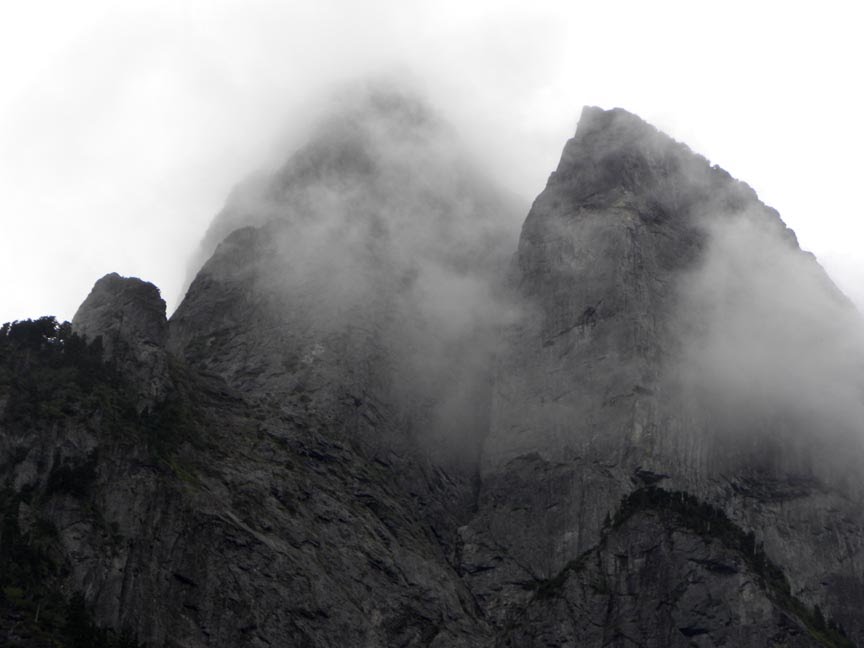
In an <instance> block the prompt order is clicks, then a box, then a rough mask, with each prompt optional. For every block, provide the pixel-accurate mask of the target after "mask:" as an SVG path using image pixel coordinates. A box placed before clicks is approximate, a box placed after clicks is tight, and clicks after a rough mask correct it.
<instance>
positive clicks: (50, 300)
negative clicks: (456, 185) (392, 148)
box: [0, 0, 864, 321]
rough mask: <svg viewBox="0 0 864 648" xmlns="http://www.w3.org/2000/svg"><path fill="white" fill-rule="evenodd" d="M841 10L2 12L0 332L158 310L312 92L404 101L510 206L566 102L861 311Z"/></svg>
mask: <svg viewBox="0 0 864 648" xmlns="http://www.w3.org/2000/svg"><path fill="white" fill-rule="evenodd" d="M856 12H857V8H856V7H854V6H852V5H848V4H847V5H838V6H834V7H833V9H831V8H829V9H825V10H824V11H823V12H821V13H815V12H814V11H812V10H810V9H809V8H807V7H797V6H796V7H790V6H788V5H777V6H774V5H773V4H772V3H764V4H760V5H759V6H758V7H754V6H752V4H750V3H743V2H742V3H735V2H733V3H726V4H725V5H724V6H723V7H722V8H720V7H716V8H715V7H711V8H706V7H701V6H696V5H693V4H692V3H683V2H668V3H661V4H657V3H652V4H651V5H648V4H645V3H637V2H624V3H616V4H615V5H604V4H603V3H590V4H589V3H556V2H542V1H541V2H536V3H530V5H526V4H525V3H515V2H495V3H492V2H477V3H471V4H470V5H469V6H466V5H465V3H458V2H449V1H443V2H425V1H421V2H416V3H397V2H388V1H380V0H379V1H371V2H366V3H354V2H347V1H342V2H339V1H334V0H329V1H328V0H324V1H316V2H291V3H275V2H263V1H257V2H229V1H223V2H194V1H190V2H183V3H168V2H129V3H122V5H118V4H116V3H109V2H101V1H98V0H90V1H84V2H80V3H74V5H72V4H69V3H61V2H33V3H16V4H15V5H14V6H10V7H8V8H7V10H6V13H5V14H4V20H3V24H2V25H0V65H2V66H3V70H2V71H3V80H4V81H3V84H2V86H0V196H2V200H3V203H2V207H0V225H2V232H0V273H2V276H3V283H2V295H0V320H2V321H5V320H10V319H16V318H24V317H35V316H39V315H42V314H45V313H53V314H56V315H57V316H59V317H61V318H69V317H70V316H71V315H72V313H73V312H74V311H75V309H76V307H77V306H78V304H79V303H80V302H81V301H82V300H83V298H84V297H85V296H86V294H87V292H88V291H89V289H90V287H91V286H92V284H93V282H94V281H95V280H96V279H98V278H99V277H100V276H102V275H104V274H106V273H108V272H112V271H116V272H119V273H121V274H123V275H133V276H140V277H142V278H144V279H147V280H150V281H153V282H154V283H156V284H157V285H158V286H160V288H161V289H162V291H163V295H164V296H165V297H166V299H167V301H168V305H169V311H172V310H173V309H174V308H175V307H176V305H177V304H178V302H179V300H180V298H181V297H182V291H183V286H184V283H185V280H186V269H187V267H188V264H189V260H190V257H191V256H192V255H194V254H195V253H196V252H195V251H196V250H197V248H198V244H199V242H200V240H201V238H202V236H203V233H204V232H205V231H206V230H207V228H208V226H209V224H210V222H211V221H212V219H213V216H214V214H216V213H217V212H219V211H220V209H221V207H222V205H223V204H224V201H225V199H226V197H227V196H228V195H229V193H230V192H231V190H232V187H234V185H235V184H236V183H238V182H239V181H240V180H241V179H243V178H245V177H247V176H248V175H249V174H250V173H251V172H253V171H255V170H256V169H259V168H265V169H272V168H275V167H277V166H278V165H279V164H280V163H281V162H282V161H283V160H284V159H285V158H286V157H287V156H288V155H289V154H290V152H291V151H293V150H295V149H296V148H297V147H299V146H301V145H302V143H303V142H304V141H305V140H307V139H308V137H309V134H310V131H309V128H310V126H311V124H313V123H315V122H316V121H317V118H318V117H319V114H318V113H319V111H320V109H321V107H322V102H324V101H326V100H327V99H326V98H327V97H329V96H332V93H333V91H334V89H335V88H338V87H341V86H343V85H344V84H345V83H346V82H351V81H354V80H357V79H359V78H366V77H368V76H370V75H372V76H375V75H378V74H386V75H389V76H399V77H402V78H405V79H407V80H408V81H409V82H410V83H412V84H414V86H416V87H417V88H418V90H419V91H420V92H421V93H422V94H423V95H424V96H426V97H428V98H429V100H430V102H431V103H432V105H434V106H435V107H436V109H437V110H439V111H440V112H441V113H442V114H443V116H444V117H445V119H446V121H447V122H449V123H452V124H453V125H454V129H455V130H456V131H457V132H458V134H459V135H460V137H461V139H462V141H464V142H465V144H466V146H467V148H468V149H469V150H470V151H471V153H472V154H473V155H475V156H476V157H478V158H479V159H480V160H481V164H482V166H483V169H484V171H485V172H486V173H487V174H488V175H489V176H490V177H492V178H494V179H495V180H496V181H497V182H498V183H499V184H500V185H502V186H504V187H506V188H508V189H509V190H510V191H512V192H513V193H515V194H517V195H519V196H520V197H521V199H522V200H523V201H524V202H526V203H530V201H531V200H533V198H534V197H535V196H536V194H537V193H538V192H539V191H540V190H541V189H542V187H543V184H544V182H545V178H546V177H547V175H548V173H549V172H550V171H551V170H552V169H553V168H554V166H555V164H556V162H557V159H558V156H559V155H560V151H561V147H562V146H563V143H564V141H565V140H566V139H567V137H569V136H570V135H572V132H573V130H574V129H575V124H576V119H577V117H578V114H579V110H580V108H581V106H582V105H583V104H596V105H602V106H604V107H612V106H616V105H618V106H623V107H625V108H627V109H629V110H631V111H634V112H636V113H638V114H640V115H641V116H642V117H644V118H645V119H647V120H648V121H650V122H651V123H654V124H656V125H657V126H658V127H660V128H661V129H662V130H664V131H665V132H669V133H670V134H672V135H673V136H675V137H676V138H677V139H679V140H681V141H685V142H687V143H688V144H690V145H691V146H692V147H693V148H694V149H695V150H698V151H700V152H702V153H703V154H705V155H706V156H708V157H709V158H710V159H711V160H712V162H715V163H718V164H720V165H722V166H723V167H724V168H727V169H728V170H729V171H730V172H732V173H733V174H734V175H736V176H737V177H740V178H743V179H745V180H747V181H748V182H749V183H751V184H752V185H753V186H754V187H756V189H757V190H758V191H759V193H760V196H761V197H762V199H763V200H765V201H766V202H767V203H769V204H772V205H773V206H775V207H777V208H778V209H779V210H780V212H781V213H782V214H783V216H784V218H785V219H786V221H787V222H788V223H789V224H790V225H791V226H792V227H793V228H794V229H795V230H796V232H798V234H799V237H800V239H801V241H802V244H803V246H804V247H805V248H807V249H810V250H813V251H814V252H815V253H816V254H817V255H818V256H819V258H820V259H821V260H823V261H824V262H825V264H826V266H827V267H828V269H829V271H831V272H832V274H834V275H835V276H836V277H837V279H838V281H839V283H840V284H841V287H842V288H843V289H844V290H845V291H846V292H847V293H848V294H850V295H851V296H852V297H853V298H854V299H855V300H856V301H858V303H864V298H862V297H864V296H862V293H861V292H860V291H861V288H860V286H862V285H864V282H862V281H861V279H862V278H864V277H862V272H861V264H860V262H859V254H858V249H857V245H856V239H857V237H856V234H857V233H860V231H861V230H860V223H861V222H862V219H861V218H860V209H859V208H858V206H857V204H858V201H857V196H856V194H855V190H856V186H857V177H858V175H859V173H858V170H857V169H858V166H859V162H858V155H857V153H856V152H857V151H860V150H861V149H862V146H864V130H862V125H861V122H860V119H859V118H858V116H859V115H860V114H861V112H862V108H864V102H862V97H861V90H860V87H859V85H860V84H855V83H853V82H851V81H850V80H851V79H854V78H855V77H856V75H857V73H858V69H857V67H858V65H857V62H858V61H860V60H861V59H862V58H864V56H862V54H864V53H862V52H861V48H862V47H864V45H862V43H861V40H860V39H859V38H858V37H857V36H858V35H857V32H856V31H855V29H856V25H857V24H859V23H860V21H858V20H856V17H857V16H856Z"/></svg>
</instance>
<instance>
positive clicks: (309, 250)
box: [0, 91, 864, 648]
mask: <svg viewBox="0 0 864 648" xmlns="http://www.w3.org/2000/svg"><path fill="white" fill-rule="evenodd" d="M520 213H522V214H524V211H523V208H522V206H521V205H520V204H519V203H518V201H517V200H515V199H513V198H512V197H511V196H510V195H509V194H507V192H506V191H502V190H501V189H499V188H497V187H496V186H495V185H494V184H493V183H491V182H490V181H488V180H487V179H485V178H484V176H483V174H482V172H481V171H480V170H479V169H478V168H477V167H476V166H475V165H474V164H473V162H472V160H471V158H470V157H469V156H467V155H465V154H464V153H462V152H461V149H460V147H459V144H458V141H457V138H456V137H455V135H454V134H453V133H452V131H450V130H449V128H448V127H447V126H446V124H444V123H442V122H441V120H440V119H439V118H438V117H437V116H436V115H435V114H434V113H432V112H431V111H430V110H429V109H428V108H426V107H425V106H424V105H423V104H422V103H421V102H419V101H417V100H415V99H413V98H410V97H406V96H404V95H401V94H399V93H394V92H390V91H377V92H372V93H369V94H365V95H362V96H359V97H355V100H354V101H353V103H352V104H351V107H350V108H349V109H347V110H345V111H343V112H341V113H338V114H336V115H334V116H331V117H330V118H328V119H326V120H324V121H323V122H322V124H321V126H320V127H319V129H318V130H317V132H316V133H314V134H313V136H312V137H311V139H310V141H309V143H308V144H306V145H305V146H304V147H302V148H300V149H299V150H298V151H297V152H296V153H294V155H292V156H291V157H290V158H289V160H288V161H287V162H286V163H285V165H284V166H283V167H282V168H281V169H279V170H277V171H276V172H274V173H272V174H269V175H259V176H255V177H253V178H251V179H250V180H248V181H247V182H245V183H243V184H242V185H241V186H240V187H238V189H237V190H236V191H235V192H234V194H232V196H231V197H230V198H229V201H228V203H227V205H226V207H225V209H224V210H223V211H222V212H221V213H220V214H219V215H217V217H216V219H215V220H214V223H213V224H212V225H211V227H210V230H209V231H208V233H207V235H206V236H205V239H204V242H203V244H202V249H201V260H200V264H201V267H200V269H199V270H198V272H197V274H196V275H195V277H194V279H192V281H191V282H190V285H189V288H188V291H187V293H186V296H185V298H184V300H183V301H182V303H181V304H180V306H179V307H178V309H177V311H176V312H175V313H174V314H173V315H172V316H171V318H170V320H168V319H166V312H165V304H164V302H163V301H162V300H161V297H160V296H159V292H158V289H157V288H156V287H155V286H153V285H152V284H148V283H146V282H144V281H141V280H140V279H132V278H129V279H127V278H122V277H120V276H118V275H108V276H106V277H104V278H102V279H100V280H99V281H98V282H97V283H96V285H95V286H94V288H93V291H92V292H91V294H90V295H89V296H88V297H87V299H86V300H85V301H84V302H83V304H82V305H81V308H80V309H79V311H78V312H77V313H76V315H75V317H74V319H73V321H72V323H71V325H70V324H66V323H64V324H58V323H57V322H55V321H54V320H53V319H52V318H43V319H42V320H37V321H35V322H30V321H27V322H16V323H13V324H11V325H5V326H4V328H3V329H2V335H0V352H2V353H0V358H2V362H0V475H2V478H3V490H2V493H0V505H2V506H0V513H2V527H0V567H2V570H0V581H2V582H0V584H2V586H3V590H2V591H3V596H2V598H0V638H3V640H4V641H5V643H6V644H8V645H12V646H16V645H17V646H48V645H62V646H85V645H86V646H90V645H103V646H136V645H147V646H168V647H181V646H182V647H189V648H191V647H196V646H343V645H357V646H370V647H371V646H435V647H441V646H550V645H555V646H558V645H561V646H567V645H571V646H594V645H596V646H601V645H602V646H622V647H623V646H632V645H641V646H715V645H716V646H720V645H727V646H853V645H856V644H860V643H862V642H864V614H862V612H861V610H862V609H864V506H862V501H864V500H862V494H864V489H862V477H861V466H862V465H864V452H862V450H864V435H862V432H864V430H862V427H861V423H860V422H861V421H862V420H864V372H862V368H864V344H862V339H861V331H862V330H864V328H862V326H861V321H860V316H859V315H858V313H857V311H856V310H855V309H854V307H852V305H851V304H850V303H849V302H848V300H846V298H845V297H844V296H843V295H842V294H841V293H840V292H839V291H838V290H837V289H836V287H834V285H833V284H832V283H831V281H830V279H829V278H828V277H827V275H826V274H825V273H824V272H823V271H822V269H821V267H820V266H819V265H818V263H817V262H816V260H815V259H814V258H813V257H812V256H811V255H809V254H807V253H805V252H802V251H801V250H800V249H799V247H798V244H797V241H796V239H795V236H794V234H793V233H792V232H791V231H790V230H789V229H788V228H786V227H785V225H784V224H783V222H782V221H781V220H780V217H779V215H778V214H777V213H776V212H775V211H774V210H772V209H770V208H769V207H766V206H765V205H763V204H762V203H761V202H760V201H759V200H758V198H757V196H756V194H755V192H753V190H752V189H751V188H750V187H748V186H747V185H745V184H743V183H741V182H739V181H737V180H735V179H734V178H732V177H731V176H730V175H729V174H728V173H726V172H725V171H723V170H722V169H720V168H718V167H716V166H711V165H710V164H709V163H708V161H707V160H705V159H704V158H702V157H700V156H698V155H696V154H694V153H693V152H691V151H690V150H689V149H688V148H687V147H686V146H684V145H683V144H680V143H678V142H675V141H674V140H672V139H671V138H669V137H668V136H666V135H664V134H663V133H660V132H659V131H657V130H656V129H654V128H653V127H652V126H650V125H648V124H646V123H645V122H644V121H642V120H641V119H639V118H638V117H636V116H635V115H632V114H630V113H627V112H626V111H623V110H620V109H614V110H608V111H607V110H601V109H598V108H586V109H585V110H584V111H583V113H582V116H581V118H580V121H579V126H578V129H577V131H576V134H575V136H574V137H573V138H572V139H571V140H570V141H569V142H567V144H566V146H565V148H564V152H563V154H562V157H561V161H560V163H559V165H558V168H557V169H556V170H555V172H554V173H553V174H552V175H551V176H550V178H549V181H548V183H547V186H546V188H545V189H544V191H543V192H542V193H541V194H540V196H538V198H537V199H536V200H535V202H534V204H533V205H532V206H531V209H530V211H529V213H528V216H527V219H526V220H525V222H524V225H523V226H522V230H521V234H520V233H519V232H518V226H519V218H520V217H519V215H520ZM52 642H53V643H52Z"/></svg>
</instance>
